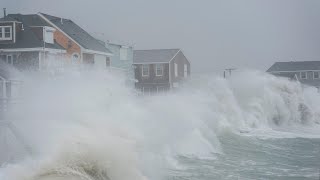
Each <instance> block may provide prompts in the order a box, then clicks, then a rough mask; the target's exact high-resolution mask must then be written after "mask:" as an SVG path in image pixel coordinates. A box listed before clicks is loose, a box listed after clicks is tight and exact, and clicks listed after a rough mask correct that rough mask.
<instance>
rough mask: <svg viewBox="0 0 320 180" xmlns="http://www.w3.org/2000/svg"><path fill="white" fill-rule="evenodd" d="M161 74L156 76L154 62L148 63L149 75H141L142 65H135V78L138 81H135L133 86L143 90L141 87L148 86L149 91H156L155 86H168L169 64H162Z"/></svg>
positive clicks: (166, 87)
mask: <svg viewBox="0 0 320 180" xmlns="http://www.w3.org/2000/svg"><path fill="white" fill-rule="evenodd" d="M163 65H164V68H163V76H156V72H155V67H156V64H148V66H149V76H146V77H143V76H142V65H141V64H136V65H135V79H136V80H138V82H136V83H135V87H136V88H137V89H140V90H142V91H143V88H148V89H150V91H154V92H156V91H157V88H159V87H161V88H165V89H169V88H170V83H169V82H170V81H169V64H168V63H167V64H163Z"/></svg>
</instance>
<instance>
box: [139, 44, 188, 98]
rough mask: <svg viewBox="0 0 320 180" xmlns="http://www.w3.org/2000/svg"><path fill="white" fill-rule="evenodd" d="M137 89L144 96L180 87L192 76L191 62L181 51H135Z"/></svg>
mask: <svg viewBox="0 0 320 180" xmlns="http://www.w3.org/2000/svg"><path fill="white" fill-rule="evenodd" d="M133 63H134V66H135V79H136V80H137V82H136V83H135V87H136V88H137V89H139V90H141V92H142V93H143V94H150V93H153V92H162V91H167V90H169V89H171V88H177V87H179V85H180V83H181V82H182V81H183V80H184V79H185V78H187V77H189V76H190V62H189V60H188V59H187V58H186V57H185V55H184V54H183V53H182V51H181V50H180V49H154V50H135V51H134V55H133Z"/></svg>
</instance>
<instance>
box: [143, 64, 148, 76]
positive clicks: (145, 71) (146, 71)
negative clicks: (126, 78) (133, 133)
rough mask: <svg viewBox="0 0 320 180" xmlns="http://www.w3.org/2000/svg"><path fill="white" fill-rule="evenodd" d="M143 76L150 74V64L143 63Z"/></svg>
mask: <svg viewBox="0 0 320 180" xmlns="http://www.w3.org/2000/svg"><path fill="white" fill-rule="evenodd" d="M142 76H149V65H142Z"/></svg>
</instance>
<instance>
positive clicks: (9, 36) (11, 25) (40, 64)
mask: <svg viewBox="0 0 320 180" xmlns="http://www.w3.org/2000/svg"><path fill="white" fill-rule="evenodd" d="M4 15H5V16H4V17H3V18H1V19H0V59H1V60H2V61H4V62H6V63H8V64H11V65H14V66H15V67H17V68H18V69H21V70H25V69H28V70H41V69H43V68H45V67H46V64H47V63H46V60H47V59H49V57H53V58H56V57H60V56H61V55H62V54H63V53H65V52H66V51H65V49H64V48H63V47H61V46H60V45H59V44H58V43H57V42H56V41H54V38H53V32H54V31H55V29H54V28H53V27H52V26H51V25H50V24H48V23H46V22H45V21H43V20H42V19H40V18H39V17H38V16H37V15H20V14H16V15H6V14H4Z"/></svg>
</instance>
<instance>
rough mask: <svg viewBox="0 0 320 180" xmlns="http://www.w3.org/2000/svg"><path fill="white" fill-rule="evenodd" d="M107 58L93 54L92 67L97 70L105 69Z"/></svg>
mask: <svg viewBox="0 0 320 180" xmlns="http://www.w3.org/2000/svg"><path fill="white" fill-rule="evenodd" d="M106 59H107V56H105V55H100V54H95V55H94V67H96V68H99V69H104V68H107V62H106Z"/></svg>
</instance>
